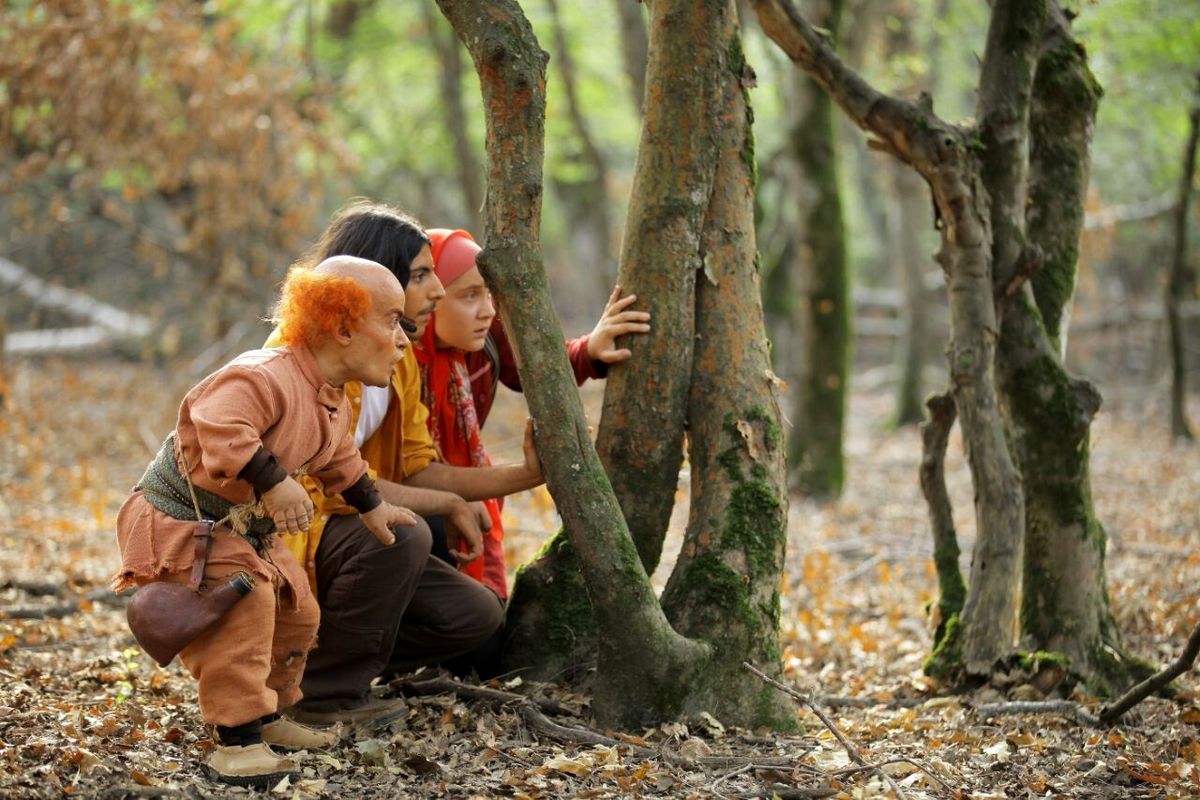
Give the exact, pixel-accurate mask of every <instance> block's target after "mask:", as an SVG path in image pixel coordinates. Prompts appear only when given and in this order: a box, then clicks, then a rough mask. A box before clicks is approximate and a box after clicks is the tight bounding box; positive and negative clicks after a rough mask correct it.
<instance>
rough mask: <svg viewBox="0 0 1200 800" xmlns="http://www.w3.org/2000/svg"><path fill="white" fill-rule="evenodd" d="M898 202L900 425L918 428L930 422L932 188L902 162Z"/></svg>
mask: <svg viewBox="0 0 1200 800" xmlns="http://www.w3.org/2000/svg"><path fill="white" fill-rule="evenodd" d="M888 173H889V175H890V176H891V179H892V182H891V183H892V197H893V198H894V202H893V205H892V209H891V213H889V214H888V224H889V225H888V226H889V228H891V230H890V231H889V235H888V239H889V241H890V242H891V243H892V246H893V247H894V248H895V250H894V251H893V252H892V253H890V254H889V257H890V258H891V260H892V263H893V264H895V269H893V271H892V272H893V274H894V275H896V276H897V277H898V279H899V282H900V286H901V287H902V288H903V291H904V307H903V308H902V309H901V311H900V313H901V316H902V318H903V320H904V336H903V337H902V338H901V340H900V347H899V357H898V361H899V364H898V369H897V383H896V419H895V422H896V425H897V426H898V427H902V426H905V425H915V424H917V423H919V422H920V421H921V420H923V419H924V418H925V414H924V411H923V410H922V408H921V402H922V398H923V397H924V391H923V388H922V383H921V371H922V369H923V368H924V366H925V353H926V350H927V341H928V339H929V330H928V329H929V324H928V319H929V313H930V307H929V303H928V302H927V300H926V297H927V295H926V292H925V267H926V265H927V264H928V263H929V261H930V260H931V259H930V256H929V253H928V252H927V251H926V250H925V248H924V245H923V244H922V243H921V236H920V233H919V232H920V231H921V229H922V228H923V227H924V226H925V225H927V224H928V220H929V189H928V187H927V186H926V185H925V182H924V181H923V180H921V176H920V175H917V174H916V173H915V172H913V171H912V170H911V169H909V168H908V167H906V166H905V165H903V164H900V163H896V162H894V163H892V164H889V165H888Z"/></svg>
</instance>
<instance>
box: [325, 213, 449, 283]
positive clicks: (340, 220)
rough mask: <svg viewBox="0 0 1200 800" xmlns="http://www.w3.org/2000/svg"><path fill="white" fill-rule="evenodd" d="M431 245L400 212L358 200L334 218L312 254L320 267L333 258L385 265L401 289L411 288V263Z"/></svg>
mask: <svg viewBox="0 0 1200 800" xmlns="http://www.w3.org/2000/svg"><path fill="white" fill-rule="evenodd" d="M428 244H429V237H428V236H426V235H425V230H424V228H422V227H421V223H419V222H417V220H416V219H415V218H413V217H412V216H411V215H410V214H407V213H405V212H404V211H401V210H400V209H398V208H394V207H392V206H388V205H384V204H383V203H372V202H370V201H369V200H355V201H353V202H351V203H350V204H349V205H347V206H345V207H344V208H342V210H340V211H338V212H337V214H335V215H334V217H333V221H332V222H330V223H329V227H328V228H326V229H325V232H324V233H323V234H321V238H320V239H319V240H318V241H317V243H316V245H315V246H314V247H313V249H312V250H311V251H310V252H309V255H308V258H307V259H306V261H308V262H309V263H311V264H319V263H320V262H322V261H324V260H325V259H327V258H329V257H331V256H357V257H358V258H367V259H370V260H371V261H374V262H376V263H379V264H382V265H383V266H385V267H387V268H388V269H390V270H391V271H392V274H393V275H395V276H396V279H397V280H399V281H400V285H401V286H405V287H407V286H408V276H409V268H410V266H411V265H412V261H413V259H414V258H416V257H417V254H418V253H420V252H421V248H422V247H426V246H428Z"/></svg>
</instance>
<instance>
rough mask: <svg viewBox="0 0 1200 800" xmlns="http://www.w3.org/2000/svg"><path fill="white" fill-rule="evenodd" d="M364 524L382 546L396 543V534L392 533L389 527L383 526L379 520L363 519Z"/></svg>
mask: <svg viewBox="0 0 1200 800" xmlns="http://www.w3.org/2000/svg"><path fill="white" fill-rule="evenodd" d="M363 523H364V524H365V525H366V526H367V530H369V531H370V532H371V535H372V536H374V537H375V538H376V539H378V540H379V543H380V544H384V545H389V544H395V543H396V534H394V533H392V531H391V529H390V528H388V526H387V525H384V524H382V523H381V522H380V521H379V520H378V519H377V518H372V519H367V518H366V517H363Z"/></svg>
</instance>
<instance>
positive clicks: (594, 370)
mask: <svg viewBox="0 0 1200 800" xmlns="http://www.w3.org/2000/svg"><path fill="white" fill-rule="evenodd" d="M492 338H494V339H495V340H496V348H497V349H498V350H499V351H500V382H501V383H503V384H504V385H505V386H507V387H508V388H510V389H512V390H513V391H514V392H519V391H521V376H520V375H518V374H517V359H516V356H514V355H513V350H512V345H511V344H510V343H509V341H508V335H507V334H506V333H505V331H504V326H503V325H501V324H500V318H499V317H496V321H495V322H493V323H492ZM587 343H588V337H587V334H584V335H583V336H580V337H579V338H578V339H571V340H569V341H568V342H567V359H568V360H570V362H571V371H572V372H574V373H575V384H576V385H577V386H578V385H582V384H583V383H584V382H585V381H588V380H592V379H595V378H603V377H605V376H606V375H608V365H607V364H605V363H604V362H602V361H593V360H592V359H590V358H588V352H587Z"/></svg>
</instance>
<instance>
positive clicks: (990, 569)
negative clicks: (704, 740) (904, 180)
mask: <svg viewBox="0 0 1200 800" xmlns="http://www.w3.org/2000/svg"><path fill="white" fill-rule="evenodd" d="M754 6H755V11H756V12H757V13H758V17H759V21H760V23H761V24H762V27H763V30H764V31H766V32H767V34H768V35H769V36H770V37H771V38H772V39H774V40H775V41H776V43H778V44H779V45H780V47H782V48H783V50H784V51H785V52H786V53H787V54H788V55H789V56H790V57H791V58H792V60H793V61H795V62H796V64H797V65H799V66H800V67H801V68H803V69H804V70H806V71H807V72H809V74H810V75H812V76H813V77H814V78H815V79H816V80H817V81H818V82H819V83H821V85H822V86H824V87H825V88H826V90H827V91H829V92H830V94H831V95H832V96H833V98H834V99H835V100H836V101H837V103H838V104H839V105H840V106H841V107H842V109H843V110H844V111H845V112H846V113H847V115H848V116H849V117H850V118H851V119H852V120H853V121H854V122H855V123H856V124H857V125H859V126H860V127H862V128H863V129H865V130H867V131H869V132H871V133H873V134H875V135H876V136H878V137H879V141H878V142H877V143H876V145H877V146H878V147H881V148H883V149H886V150H888V151H889V152H891V153H892V154H893V155H895V156H896V157H897V158H900V159H901V160H902V161H905V162H906V163H909V164H911V165H912V166H913V167H914V168H915V169H916V170H917V171H919V172H920V173H921V174H922V175H923V176H924V177H925V179H926V181H928V182H929V184H930V187H931V189H932V191H933V196H934V201H935V203H936V206H937V210H938V213H939V216H940V218H941V232H942V247H941V250H940V252H939V254H938V261H939V263H940V264H941V265H942V268H943V269H944V270H945V271H946V282H947V287H948V293H949V297H950V320H951V341H950V348H949V349H950V352H949V360H950V375H951V381H952V385H953V392H954V399H955V405H956V406H957V408H958V411H959V419H960V421H961V423H960V424H961V428H962V431H963V436H964V439H965V441H966V444H967V456H968V462H969V464H970V467H971V477H972V482H973V484H974V486H975V516H976V520H977V524H978V531H979V534H978V538H977V540H976V548H975V554H974V558H973V560H972V569H971V583H970V588H969V590H968V594H967V598H966V603H965V605H964V608H963V613H962V616H961V618H960V620H959V623H958V624H957V625H954V626H948V628H947V629H948V630H950V631H953V633H954V635H955V637H956V639H955V641H954V642H949V643H945V646H944V647H943V648H942V652H941V656H942V658H941V661H942V662H943V663H945V664H953V665H960V666H963V667H965V668H966V670H967V671H968V672H971V673H985V674H986V673H987V672H988V671H989V670H990V669H991V667H992V665H993V663H994V662H995V661H996V659H998V658H999V657H1001V656H1003V655H1005V654H1007V653H1008V652H1009V651H1010V650H1011V648H1012V645H1013V639H1014V635H1015V632H1016V622H1017V600H1016V598H1017V590H1018V589H1019V582H1020V577H1021V572H1020V566H1021V560H1020V557H1021V543H1022V539H1023V529H1024V500H1023V495H1022V493H1021V485H1020V480H1019V476H1018V474H1017V471H1016V468H1015V467H1014V465H1013V463H1012V459H1011V457H1010V455H1009V452H1008V446H1007V442H1006V441H1005V434H1004V424H1003V420H1002V418H1001V416H1000V413H999V409H998V407H997V402H996V387H995V372H994V355H995V346H996V331H997V329H998V321H997V319H996V307H995V303H994V300H993V288H992V269H991V266H992V219H993V214H992V211H991V207H990V198H989V193H988V190H987V189H986V188H985V187H984V185H983V178H982V165H981V164H980V162H979V160H978V158H977V157H976V155H975V152H974V148H975V141H974V139H975V134H973V132H970V131H963V130H960V129H959V128H956V127H954V126H951V125H948V124H946V123H945V122H944V121H942V120H940V119H938V118H937V117H936V116H935V115H934V113H933V109H932V107H931V105H930V104H929V103H928V101H926V102H925V103H924V104H923V105H921V106H917V105H913V104H909V103H904V102H902V101H899V100H897V99H895V98H893V97H889V96H887V95H881V94H880V93H879V92H877V91H875V89H873V88H872V87H871V86H869V85H868V84H867V83H866V82H865V81H863V80H862V79H861V78H860V77H859V76H858V75H857V74H855V73H854V72H853V71H851V70H849V69H848V68H847V67H846V66H845V65H844V64H843V63H842V62H841V61H840V59H838V58H837V56H836V55H835V54H834V53H833V51H832V50H831V49H830V47H829V45H828V43H827V42H826V41H825V40H824V39H823V38H822V37H820V36H819V35H818V34H817V33H816V32H815V31H814V30H813V29H812V28H811V26H809V25H808V23H806V22H805V21H804V20H803V19H802V18H801V17H800V16H799V14H798V13H796V11H795V9H794V8H793V7H792V6H791V5H790V3H786V2H785V0H755V3H754ZM1039 7H1040V5H1039V3H1038V2H1028V0H1027V2H1026V4H1025V5H1021V4H1020V3H1014V2H1006V1H1005V0H996V2H995V3H994V4H993V12H992V21H993V25H992V27H993V30H990V31H989V36H988V43H989V47H988V51H987V54H986V55H985V58H984V61H985V65H987V64H989V63H990V64H991V65H992V66H991V68H990V69H991V70H994V71H1004V72H1005V73H1006V74H1010V75H1011V76H1012V77H1013V79H1014V80H1015V81H1016V85H1015V86H1013V87H1010V90H1009V91H1001V90H1002V89H1004V88H1005V87H1003V86H1002V85H1000V84H1001V82H1000V81H998V80H997V79H996V78H990V79H988V78H986V77H985V79H984V80H982V81H981V85H982V86H983V87H985V88H987V89H988V91H987V92H981V95H987V96H989V97H991V98H993V99H994V100H996V101H999V100H1001V99H1009V100H1011V99H1012V97H1013V95H1016V96H1018V97H1019V96H1020V94H1021V92H1022V91H1024V93H1025V94H1026V96H1027V93H1028V88H1027V87H1026V88H1025V89H1024V90H1022V87H1021V85H1020V81H1021V80H1022V79H1024V80H1029V79H1031V78H1032V63H1030V66H1029V68H1028V69H1025V70H1024V71H1023V72H1022V71H1021V70H1020V69H1015V70H1013V69H1006V68H1011V67H1012V66H1014V65H1013V63H1011V62H1014V61H1015V62H1016V64H1018V65H1019V63H1020V62H1021V59H1022V58H1024V59H1026V60H1028V61H1030V62H1032V58H1033V46H1034V45H1036V43H1037V39H1036V37H1035V38H1034V39H1033V40H1032V41H1030V40H1029V38H1028V37H1024V38H1022V37H1021V36H1018V35H1015V34H1014V33H1012V32H1010V31H1009V30H1007V29H1006V26H1005V25H1004V23H1006V22H1010V21H1012V20H1014V19H1015V20H1018V21H1027V20H1026V18H1027V17H1028V16H1029V14H1032V13H1035V12H1036V11H1037V9H1038V8H1039ZM1040 30H1041V29H1040V27H1039V28H1038V31H1039V32H1040ZM985 72H987V70H985ZM989 80H990V81H995V83H996V85H995V86H991V85H989ZM984 110H985V111H987V112H989V117H987V118H986V119H985V122H987V121H990V123H991V125H992V131H999V130H1000V129H1001V127H1002V123H1003V122H1004V119H1003V117H1002V115H1000V114H998V113H995V112H993V111H992V110H991V108H990V107H989V106H988V105H987V104H985V105H984ZM1018 112H1019V109H1018ZM1024 116H1025V115H1024V113H1017V118H1018V119H1020V118H1023V117H1024ZM1009 177H1011V176H1009ZM997 183H998V184H1002V185H1004V184H1003V182H1002V181H997ZM1002 201H1003V203H1004V207H1006V208H1007V207H1008V200H1005V199H1003V198H1002Z"/></svg>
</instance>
